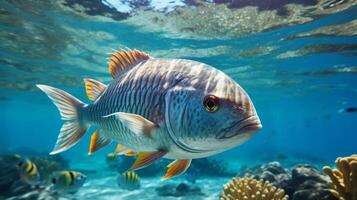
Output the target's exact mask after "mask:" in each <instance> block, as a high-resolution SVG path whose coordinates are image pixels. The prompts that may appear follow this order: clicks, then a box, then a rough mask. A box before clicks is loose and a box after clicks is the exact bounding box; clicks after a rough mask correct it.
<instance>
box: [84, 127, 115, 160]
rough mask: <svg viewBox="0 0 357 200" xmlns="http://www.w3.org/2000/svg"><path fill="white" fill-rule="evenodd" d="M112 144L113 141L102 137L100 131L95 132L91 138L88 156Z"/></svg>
mask: <svg viewBox="0 0 357 200" xmlns="http://www.w3.org/2000/svg"><path fill="white" fill-rule="evenodd" d="M110 142H111V140H110V139H107V138H105V137H104V136H102V135H101V134H100V132H99V131H98V130H97V131H95V132H94V133H93V134H92V136H91V138H90V144H89V150H88V155H92V154H93V153H94V152H96V151H98V150H99V149H101V148H103V147H105V146H106V145H108V144H109V143H110Z"/></svg>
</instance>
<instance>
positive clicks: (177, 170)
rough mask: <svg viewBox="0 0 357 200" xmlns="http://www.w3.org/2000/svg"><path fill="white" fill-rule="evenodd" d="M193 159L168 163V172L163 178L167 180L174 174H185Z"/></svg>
mask: <svg viewBox="0 0 357 200" xmlns="http://www.w3.org/2000/svg"><path fill="white" fill-rule="evenodd" d="M191 161H192V159H185V160H175V161H173V162H172V163H170V164H169V165H167V172H166V174H165V176H164V177H162V179H161V180H167V179H169V178H172V177H174V176H178V175H181V174H183V173H184V172H185V171H186V170H187V169H188V167H189V166H190V164H191Z"/></svg>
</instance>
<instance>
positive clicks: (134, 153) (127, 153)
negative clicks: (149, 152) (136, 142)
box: [124, 150, 138, 156]
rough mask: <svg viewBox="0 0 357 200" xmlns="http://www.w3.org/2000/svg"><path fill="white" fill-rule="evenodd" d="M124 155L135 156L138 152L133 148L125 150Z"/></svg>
mask: <svg viewBox="0 0 357 200" xmlns="http://www.w3.org/2000/svg"><path fill="white" fill-rule="evenodd" d="M124 155H125V156H136V155H138V153H136V152H135V151H133V150H127V151H126V152H125V154H124Z"/></svg>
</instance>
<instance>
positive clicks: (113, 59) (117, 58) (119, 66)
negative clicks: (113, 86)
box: [109, 50, 150, 78]
mask: <svg viewBox="0 0 357 200" xmlns="http://www.w3.org/2000/svg"><path fill="white" fill-rule="evenodd" d="M149 58H150V56H149V55H148V54H146V53H144V52H141V51H138V50H129V51H125V50H123V51H121V52H118V51H115V52H114V53H112V54H111V56H110V60H109V73H110V74H111V75H112V77H113V78H114V77H115V76H116V75H117V74H118V73H119V72H120V71H122V70H124V69H126V68H127V67H129V66H131V65H134V64H135V63H138V62H140V61H144V60H148V59H149Z"/></svg>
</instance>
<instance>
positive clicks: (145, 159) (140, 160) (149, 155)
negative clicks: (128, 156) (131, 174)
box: [128, 151, 167, 171]
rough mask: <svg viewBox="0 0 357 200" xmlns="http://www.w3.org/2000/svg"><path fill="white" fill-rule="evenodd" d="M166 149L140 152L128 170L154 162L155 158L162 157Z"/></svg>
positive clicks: (140, 167)
mask: <svg viewBox="0 0 357 200" xmlns="http://www.w3.org/2000/svg"><path fill="white" fill-rule="evenodd" d="M166 153H167V152H166V151H154V152H140V153H138V157H137V158H136V160H135V162H134V164H133V165H132V166H131V167H130V169H129V170H128V171H132V170H137V169H142V168H144V167H147V166H149V165H151V164H152V163H154V162H155V161H156V160H158V159H160V158H161V157H163V156H164V155H165V154H166Z"/></svg>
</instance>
